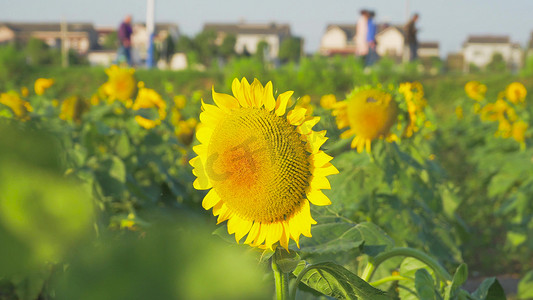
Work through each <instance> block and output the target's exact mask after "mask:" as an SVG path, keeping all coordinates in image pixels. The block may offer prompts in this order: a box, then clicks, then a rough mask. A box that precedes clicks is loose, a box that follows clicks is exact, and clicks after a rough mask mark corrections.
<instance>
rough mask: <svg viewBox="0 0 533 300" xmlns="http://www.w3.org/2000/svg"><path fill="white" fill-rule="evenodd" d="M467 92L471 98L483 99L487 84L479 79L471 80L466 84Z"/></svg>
mask: <svg viewBox="0 0 533 300" xmlns="http://www.w3.org/2000/svg"><path fill="white" fill-rule="evenodd" d="M465 92H466V94H467V95H468V97H470V98H471V99H474V100H476V101H481V100H483V99H485V93H486V92H487V86H486V85H484V84H482V83H480V82H479V81H469V82H467V83H466V84H465Z"/></svg>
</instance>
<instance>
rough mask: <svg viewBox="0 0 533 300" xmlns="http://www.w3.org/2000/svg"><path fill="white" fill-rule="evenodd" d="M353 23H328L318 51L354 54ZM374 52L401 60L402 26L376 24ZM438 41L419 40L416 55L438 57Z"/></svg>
mask: <svg viewBox="0 0 533 300" xmlns="http://www.w3.org/2000/svg"><path fill="white" fill-rule="evenodd" d="M355 27H356V25H355V24H330V25H328V26H327V27H326V32H325V33H324V35H322V39H321V41H320V49H319V53H320V54H321V55H325V56H332V55H355V42H354V41H355V32H356V30H355ZM376 44H377V45H376V52H377V53H378V55H379V56H381V57H389V58H392V59H393V60H394V61H396V62H398V63H399V62H401V61H402V59H403V56H404V54H405V53H407V52H406V49H405V48H406V47H405V32H404V30H403V26H400V25H389V24H378V25H377V33H376ZM439 55H440V53H439V43H438V42H421V43H420V47H419V49H418V57H419V58H420V59H421V60H425V59H429V58H435V57H439Z"/></svg>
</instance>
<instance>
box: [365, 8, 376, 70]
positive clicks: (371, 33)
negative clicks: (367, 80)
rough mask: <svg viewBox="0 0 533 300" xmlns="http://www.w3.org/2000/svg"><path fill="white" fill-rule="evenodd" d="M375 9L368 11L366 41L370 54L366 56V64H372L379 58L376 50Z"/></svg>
mask: <svg viewBox="0 0 533 300" xmlns="http://www.w3.org/2000/svg"><path fill="white" fill-rule="evenodd" d="M375 15H376V13H375V12H374V11H369V12H368V34H367V38H366V41H367V43H368V54H367V55H366V57H365V66H371V65H373V64H374V63H375V62H376V61H377V60H378V53H377V52H376V30H377V27H376V23H375V22H374V17H375Z"/></svg>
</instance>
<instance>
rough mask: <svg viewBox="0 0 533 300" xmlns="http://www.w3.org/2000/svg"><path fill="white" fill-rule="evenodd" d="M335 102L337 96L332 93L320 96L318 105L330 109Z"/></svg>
mask: <svg viewBox="0 0 533 300" xmlns="http://www.w3.org/2000/svg"><path fill="white" fill-rule="evenodd" d="M335 103H337V98H336V97H335V95H333V94H329V95H324V96H322V97H321V98H320V106H322V108H325V109H332V108H333V106H334V105H335Z"/></svg>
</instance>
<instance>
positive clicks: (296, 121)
mask: <svg viewBox="0 0 533 300" xmlns="http://www.w3.org/2000/svg"><path fill="white" fill-rule="evenodd" d="M306 112H307V109H305V108H303V107H298V108H295V109H293V110H291V111H289V113H288V114H287V120H288V121H289V123H291V125H295V126H298V125H300V124H302V123H303V121H304V120H305V113H306Z"/></svg>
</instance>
